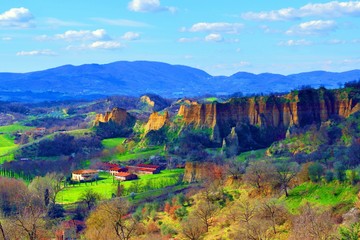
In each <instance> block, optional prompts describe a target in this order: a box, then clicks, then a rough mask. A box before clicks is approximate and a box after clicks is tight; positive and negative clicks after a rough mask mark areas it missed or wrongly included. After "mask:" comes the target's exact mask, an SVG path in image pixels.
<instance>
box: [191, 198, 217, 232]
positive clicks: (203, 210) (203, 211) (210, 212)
mask: <svg viewBox="0 0 360 240" xmlns="http://www.w3.org/2000/svg"><path fill="white" fill-rule="evenodd" d="M217 210H218V207H217V206H216V205H215V204H213V203H212V202H210V201H200V202H199V203H198V206H197V208H196V209H195V210H194V214H195V216H197V217H198V218H199V220H200V221H201V222H202V223H203V224H204V226H205V231H206V232H208V231H209V227H210V226H212V225H213V223H214V217H215V215H216V213H217Z"/></svg>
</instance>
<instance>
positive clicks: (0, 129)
mask: <svg viewBox="0 0 360 240" xmlns="http://www.w3.org/2000/svg"><path fill="white" fill-rule="evenodd" d="M32 128H33V127H27V126H23V125H20V124H12V125H7V126H0V133H3V134H12V133H15V132H17V131H19V132H23V131H28V130H30V129H32Z"/></svg>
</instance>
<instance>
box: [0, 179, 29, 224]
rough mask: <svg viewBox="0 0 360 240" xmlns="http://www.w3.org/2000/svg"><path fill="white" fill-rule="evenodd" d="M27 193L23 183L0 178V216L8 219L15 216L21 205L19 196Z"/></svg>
mask: <svg viewBox="0 0 360 240" xmlns="http://www.w3.org/2000/svg"><path fill="white" fill-rule="evenodd" d="M28 192H29V191H28V189H27V187H26V185H25V183H24V182H22V181H20V180H16V179H12V178H4V177H0V215H4V216H5V217H8V216H11V215H14V214H16V213H17V212H18V210H19V208H20V207H21V205H22V204H23V203H22V202H21V201H19V199H20V197H19V196H22V195H24V194H28ZM1 213H2V214H1Z"/></svg>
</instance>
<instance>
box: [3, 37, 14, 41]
mask: <svg viewBox="0 0 360 240" xmlns="http://www.w3.org/2000/svg"><path fill="white" fill-rule="evenodd" d="M1 40H3V41H11V40H12V37H2V38H1Z"/></svg>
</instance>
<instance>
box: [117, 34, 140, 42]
mask: <svg viewBox="0 0 360 240" xmlns="http://www.w3.org/2000/svg"><path fill="white" fill-rule="evenodd" d="M121 38H122V39H124V40H127V41H134V40H138V39H140V33H137V32H126V33H125V34H124V35H123V36H122V37H121Z"/></svg>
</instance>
